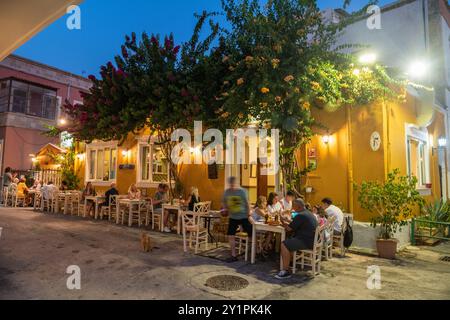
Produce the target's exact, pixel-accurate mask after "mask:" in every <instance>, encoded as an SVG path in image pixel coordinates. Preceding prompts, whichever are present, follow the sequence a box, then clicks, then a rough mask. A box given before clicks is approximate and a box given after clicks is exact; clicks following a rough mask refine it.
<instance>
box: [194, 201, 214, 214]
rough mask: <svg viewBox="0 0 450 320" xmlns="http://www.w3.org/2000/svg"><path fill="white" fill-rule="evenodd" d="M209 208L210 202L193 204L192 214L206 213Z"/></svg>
mask: <svg viewBox="0 0 450 320" xmlns="http://www.w3.org/2000/svg"><path fill="white" fill-rule="evenodd" d="M210 207H211V201H202V202H197V203H196V204H194V212H198V213H208V212H209V209H210Z"/></svg>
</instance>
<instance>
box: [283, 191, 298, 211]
mask: <svg viewBox="0 0 450 320" xmlns="http://www.w3.org/2000/svg"><path fill="white" fill-rule="evenodd" d="M294 198H295V194H294V192H292V191H290V190H289V191H288V192H286V196H285V197H284V198H283V199H281V206H282V207H283V210H285V211H288V210H292V200H294Z"/></svg>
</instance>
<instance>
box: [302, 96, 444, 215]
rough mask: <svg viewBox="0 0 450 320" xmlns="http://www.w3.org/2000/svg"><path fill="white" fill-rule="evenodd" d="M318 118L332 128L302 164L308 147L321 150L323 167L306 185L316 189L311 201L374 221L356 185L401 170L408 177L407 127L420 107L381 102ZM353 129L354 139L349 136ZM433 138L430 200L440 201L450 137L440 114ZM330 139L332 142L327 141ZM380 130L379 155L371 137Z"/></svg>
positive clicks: (411, 102) (309, 195) (319, 113)
mask: <svg viewBox="0 0 450 320" xmlns="http://www.w3.org/2000/svg"><path fill="white" fill-rule="evenodd" d="M313 116H314V118H315V119H316V120H317V122H318V123H320V124H321V125H323V126H324V127H326V128H327V129H328V130H326V129H317V130H316V131H317V132H318V134H317V135H315V136H314V137H313V138H312V139H311V142H310V143H309V144H308V145H307V146H306V147H305V148H304V150H302V152H301V153H300V154H301V157H302V158H301V161H300V163H301V166H302V167H304V166H305V165H306V164H307V163H308V156H307V154H308V149H310V148H315V149H316V159H317V169H316V170H314V171H312V172H310V173H308V174H307V178H306V179H305V180H304V181H303V182H304V185H305V186H311V187H313V191H312V193H306V200H307V201H308V202H310V203H311V204H313V205H315V204H319V203H320V201H321V199H322V198H324V197H330V198H331V199H332V200H333V202H334V203H335V204H336V205H338V206H339V207H341V208H342V209H343V210H344V211H346V212H352V213H353V214H354V218H355V220H358V221H370V219H371V218H372V217H373V213H370V212H368V211H367V210H364V209H362V208H361V207H360V205H359V202H358V193H357V192H355V191H353V188H352V185H353V183H356V184H360V183H361V182H363V181H380V182H381V181H384V180H385V178H386V174H387V173H388V172H389V171H392V170H393V169H395V168H399V169H400V171H401V173H402V174H407V150H406V127H405V124H407V123H408V124H416V119H417V106H416V104H415V101H414V100H413V99H412V98H411V97H408V100H407V102H406V103H393V102H386V103H375V104H371V105H367V106H357V107H353V108H351V109H349V108H346V107H343V108H341V109H340V110H338V111H335V112H327V111H325V110H314V111H313ZM349 125H350V131H351V136H349ZM427 130H428V133H429V136H430V141H429V143H430V148H429V151H430V158H429V159H430V170H429V171H430V182H431V185H432V186H431V195H430V196H425V195H424V198H425V200H426V201H432V200H434V199H439V197H440V194H441V187H440V177H439V163H438V154H437V144H438V142H437V140H438V139H439V138H440V137H445V119H444V115H443V114H442V113H440V112H438V111H435V116H434V118H433V121H432V122H431V124H430V125H429V126H428V127H427ZM327 131H328V134H329V135H330V141H329V142H328V143H327V144H326V143H324V142H323V141H322V137H323V136H324V135H325V134H327ZM374 131H377V132H378V133H380V136H381V146H380V148H379V149H378V150H377V151H373V150H372V148H371V146H370V137H371V135H372V133H373V132H374Z"/></svg>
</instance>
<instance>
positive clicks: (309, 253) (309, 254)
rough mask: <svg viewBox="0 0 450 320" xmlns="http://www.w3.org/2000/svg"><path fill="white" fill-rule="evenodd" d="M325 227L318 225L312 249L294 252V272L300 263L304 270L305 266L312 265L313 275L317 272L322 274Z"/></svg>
mask: <svg viewBox="0 0 450 320" xmlns="http://www.w3.org/2000/svg"><path fill="white" fill-rule="evenodd" d="M325 228H326V225H324V226H317V228H316V232H315V235H314V246H313V248H312V250H300V251H296V252H294V254H293V259H292V273H295V271H296V270H297V265H298V264H300V267H301V269H302V270H303V269H304V268H305V265H306V266H310V267H311V269H312V274H313V277H315V276H316V274H320V264H321V260H322V246H323V242H324V234H325V232H324V231H325Z"/></svg>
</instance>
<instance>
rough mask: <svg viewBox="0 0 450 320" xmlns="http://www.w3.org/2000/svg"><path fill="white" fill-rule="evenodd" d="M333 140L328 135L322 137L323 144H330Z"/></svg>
mask: <svg viewBox="0 0 450 320" xmlns="http://www.w3.org/2000/svg"><path fill="white" fill-rule="evenodd" d="M330 140H331V137H330V135H329V134H328V133H327V134H326V135H324V136H322V142H323V143H325V144H328V143H329V142H330Z"/></svg>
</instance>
